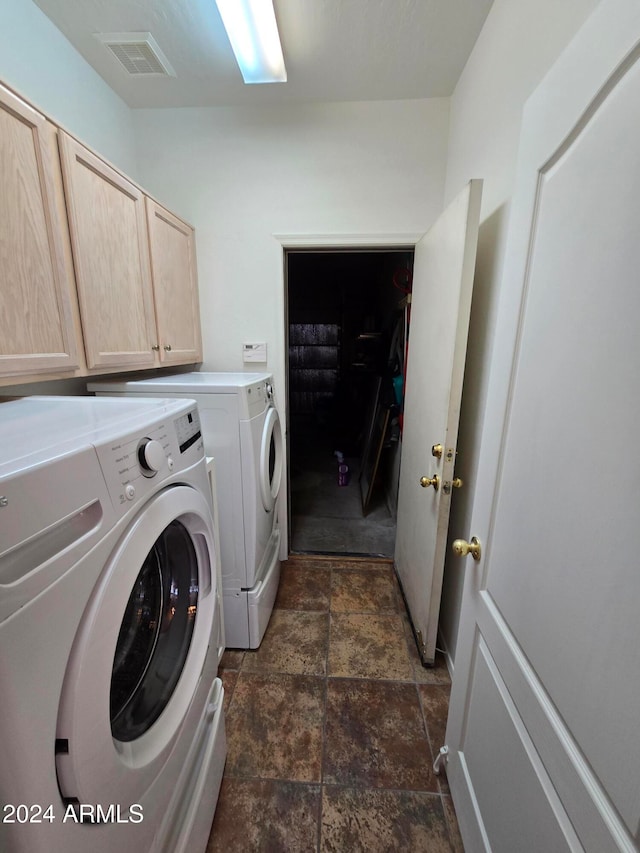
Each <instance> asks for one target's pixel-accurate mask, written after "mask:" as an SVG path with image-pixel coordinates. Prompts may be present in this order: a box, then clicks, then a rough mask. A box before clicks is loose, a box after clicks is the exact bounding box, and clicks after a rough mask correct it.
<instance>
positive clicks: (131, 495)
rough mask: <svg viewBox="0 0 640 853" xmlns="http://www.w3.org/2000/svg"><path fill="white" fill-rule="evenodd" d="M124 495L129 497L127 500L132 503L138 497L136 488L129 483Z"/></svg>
mask: <svg viewBox="0 0 640 853" xmlns="http://www.w3.org/2000/svg"><path fill="white" fill-rule="evenodd" d="M124 493H125V495H126V496H127V500H128V501H132V500H133V499H134V498H135V496H136V487H135V486H132V485H131V483H128V484H127V485H126V486H125V488H124Z"/></svg>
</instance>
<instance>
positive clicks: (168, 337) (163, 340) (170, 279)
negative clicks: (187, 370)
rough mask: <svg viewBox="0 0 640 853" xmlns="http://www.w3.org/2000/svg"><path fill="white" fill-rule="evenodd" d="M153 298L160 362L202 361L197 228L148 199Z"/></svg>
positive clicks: (182, 362)
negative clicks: (195, 230)
mask: <svg viewBox="0 0 640 853" xmlns="http://www.w3.org/2000/svg"><path fill="white" fill-rule="evenodd" d="M147 221H148V225H149V245H150V249H151V272H152V280H153V296H154V303H155V308H156V323H157V329H158V342H159V345H160V361H161V362H162V363H163V364H171V363H174V364H184V363H188V362H195V361H201V360H202V339H201V334H200V309H199V305H198V276H197V270H196V250H195V235H194V231H193V228H192V227H191V226H190V225H187V223H186V222H183V221H182V220H181V219H178V218H177V217H176V216H174V215H173V214H172V213H170V212H169V211H168V210H166V209H165V208H164V207H162V206H161V205H159V204H157V203H156V202H155V201H153V200H152V199H150V198H147Z"/></svg>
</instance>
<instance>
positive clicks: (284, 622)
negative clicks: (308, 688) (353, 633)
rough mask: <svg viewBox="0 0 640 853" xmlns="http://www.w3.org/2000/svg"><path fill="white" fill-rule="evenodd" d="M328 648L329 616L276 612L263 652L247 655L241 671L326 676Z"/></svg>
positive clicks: (297, 612)
mask: <svg viewBox="0 0 640 853" xmlns="http://www.w3.org/2000/svg"><path fill="white" fill-rule="evenodd" d="M328 648H329V614H328V613H303V612H301V611H297V610H274V611H273V613H272V614H271V620H270V622H269V627H268V628H267V631H266V633H265V635H264V638H263V640H262V643H261V644H260V648H259V649H256V650H255V651H251V652H247V653H246V655H245V657H244V662H243V664H242V671H243V672H263V673H266V672H287V673H291V674H292V675H324V674H325V673H326V668H327V652H328Z"/></svg>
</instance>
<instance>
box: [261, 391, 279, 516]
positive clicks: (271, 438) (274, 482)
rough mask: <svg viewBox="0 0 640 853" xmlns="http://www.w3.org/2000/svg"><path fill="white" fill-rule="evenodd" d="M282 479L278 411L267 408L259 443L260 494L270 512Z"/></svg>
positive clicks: (264, 505) (263, 503)
mask: <svg viewBox="0 0 640 853" xmlns="http://www.w3.org/2000/svg"><path fill="white" fill-rule="evenodd" d="M281 480H282V430H281V428H280V418H279V417H278V411H277V409H275V408H274V407H273V406H271V407H270V408H268V409H267V416H266V418H265V420H264V428H263V430H262V442H261V445H260V495H261V497H262V505H263V507H264V508H265V510H266V511H267V512H271V510H272V509H273V507H274V504H275V502H276V500H277V497H278V492H279V491H280V482H281Z"/></svg>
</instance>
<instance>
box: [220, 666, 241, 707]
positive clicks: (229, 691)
mask: <svg viewBox="0 0 640 853" xmlns="http://www.w3.org/2000/svg"><path fill="white" fill-rule="evenodd" d="M219 675H220V678H221V679H222V686H223V687H224V702H223V706H224V713H225V716H226V715H227V714H228V713H229V706H230V705H231V699H232V697H233V691H234V689H235V686H236V681H237V680H238V673H237V672H234V671H233V670H231V669H222V670H220V673H219Z"/></svg>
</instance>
